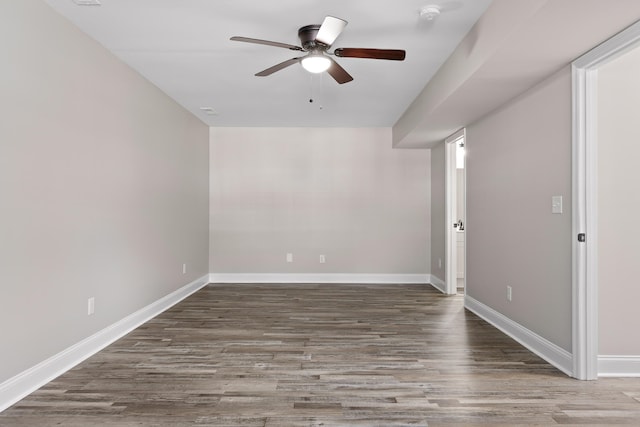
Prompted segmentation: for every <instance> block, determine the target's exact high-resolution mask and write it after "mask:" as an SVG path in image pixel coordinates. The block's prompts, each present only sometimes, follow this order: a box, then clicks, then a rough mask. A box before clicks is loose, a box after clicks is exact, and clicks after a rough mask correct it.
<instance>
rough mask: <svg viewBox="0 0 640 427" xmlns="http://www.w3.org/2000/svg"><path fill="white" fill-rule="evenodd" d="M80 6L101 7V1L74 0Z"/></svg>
mask: <svg viewBox="0 0 640 427" xmlns="http://www.w3.org/2000/svg"><path fill="white" fill-rule="evenodd" d="M73 2H74V3H75V4H77V5H78V6H101V5H102V3H100V0H73Z"/></svg>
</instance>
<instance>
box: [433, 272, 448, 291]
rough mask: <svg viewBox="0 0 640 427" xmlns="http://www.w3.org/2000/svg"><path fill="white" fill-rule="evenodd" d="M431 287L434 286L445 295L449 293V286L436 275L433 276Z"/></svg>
mask: <svg viewBox="0 0 640 427" xmlns="http://www.w3.org/2000/svg"><path fill="white" fill-rule="evenodd" d="M431 286H433V287H434V288H436V289H437V290H439V291H440V292H442V293H443V294H446V293H447V285H446V283H445V282H444V280H442V279H440V278H439V277H438V276H436V275H434V274H432V275H431Z"/></svg>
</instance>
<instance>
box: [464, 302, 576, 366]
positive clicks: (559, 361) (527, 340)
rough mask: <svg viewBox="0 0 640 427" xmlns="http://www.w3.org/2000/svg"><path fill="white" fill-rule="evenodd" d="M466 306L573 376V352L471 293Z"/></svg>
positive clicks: (465, 303)
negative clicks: (472, 295)
mask: <svg viewBox="0 0 640 427" xmlns="http://www.w3.org/2000/svg"><path fill="white" fill-rule="evenodd" d="M464 307H465V308H466V309H468V310H470V311H472V312H474V313H475V314H477V315H478V316H479V317H481V318H482V319H484V320H486V321H487V322H489V323H490V324H492V325H493V326H495V327H496V328H497V329H499V330H501V331H502V332H504V333H505V334H507V335H508V336H510V337H511V338H513V339H514V340H516V341H517V342H519V343H520V344H522V345H523V346H524V347H526V348H527V349H529V350H530V351H532V352H533V353H535V354H537V355H538V356H540V357H541V358H543V359H544V360H546V361H547V362H549V363H550V364H552V365H553V366H555V367H556V368H558V369H559V370H561V371H562V372H564V373H565V374H567V375H569V376H571V374H572V369H573V358H572V357H571V353H569V352H568V351H566V350H565V349H563V348H561V347H558V346H557V345H555V344H554V343H552V342H551V341H548V340H547V339H545V338H543V337H541V336H540V335H538V334H536V333H535V332H532V331H530V330H529V329H527V328H525V327H524V326H522V325H520V324H519V323H517V322H514V321H513V320H511V319H509V318H508V317H506V316H505V315H503V314H502V313H498V312H497V311H495V310H494V309H492V308H491V307H489V306H487V305H485V304H483V303H481V302H480V301H478V300H476V299H474V298H472V297H470V296H469V295H465V297H464Z"/></svg>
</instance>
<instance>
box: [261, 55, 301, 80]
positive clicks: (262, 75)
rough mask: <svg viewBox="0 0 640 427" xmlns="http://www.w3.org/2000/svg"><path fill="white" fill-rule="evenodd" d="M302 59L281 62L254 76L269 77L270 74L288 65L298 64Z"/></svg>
mask: <svg viewBox="0 0 640 427" xmlns="http://www.w3.org/2000/svg"><path fill="white" fill-rule="evenodd" d="M301 59H302V58H291V59H289V60H287V61H284V62H281V63H279V64H276V65H274V66H273V67H269V68H267V69H266V70H262V71H260V72H259V73H256V76H258V77H266V76H270V75H271V74H273V73H275V72H276V71H280V70H282V69H283V68H287V67H288V66H290V65H293V64H295V63H298V62H300V60H301Z"/></svg>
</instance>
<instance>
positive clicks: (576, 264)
mask: <svg viewBox="0 0 640 427" xmlns="http://www.w3.org/2000/svg"><path fill="white" fill-rule="evenodd" d="M638 43H640V21H638V22H636V23H635V24H633V25H631V26H630V27H628V28H627V29H625V30H623V31H622V32H620V33H619V34H617V35H616V36H614V37H612V38H611V39H609V40H607V41H606V42H604V43H602V44H600V45H599V46H597V47H595V48H594V49H592V50H591V51H589V52H587V53H586V54H584V55H582V56H581V57H580V58H578V59H576V60H575V61H574V62H573V63H572V64H571V74H572V116H573V117H572V122H573V136H572V166H573V167H572V170H573V172H572V175H573V176H572V211H573V214H572V216H573V217H572V227H571V228H572V347H573V349H572V354H573V376H574V377H575V378H578V379H581V380H594V379H597V378H598V263H597V261H598V258H597V255H598V254H597V248H598V234H597V233H598V230H597V222H596V220H597V207H598V205H597V184H598V181H597V166H598V165H597V143H598V141H597V96H598V93H597V83H598V68H599V67H601V66H602V65H604V64H606V63H608V62H609V61H611V60H613V59H615V58H617V57H618V56H620V55H622V54H624V53H625V52H627V51H629V50H630V49H632V48H633V47H635V46H636V45H637V44H638ZM578 233H586V241H585V242H584V243H581V242H578V239H577V236H578Z"/></svg>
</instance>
